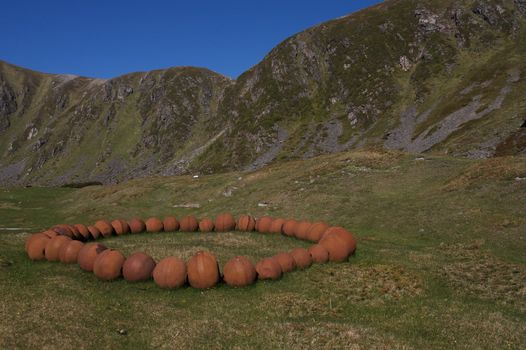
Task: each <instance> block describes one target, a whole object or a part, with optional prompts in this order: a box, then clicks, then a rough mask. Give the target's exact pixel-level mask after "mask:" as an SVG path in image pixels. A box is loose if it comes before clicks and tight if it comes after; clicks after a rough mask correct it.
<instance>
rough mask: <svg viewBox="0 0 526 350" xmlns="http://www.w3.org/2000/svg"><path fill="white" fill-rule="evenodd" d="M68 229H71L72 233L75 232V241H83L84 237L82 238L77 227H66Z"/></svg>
mask: <svg viewBox="0 0 526 350" xmlns="http://www.w3.org/2000/svg"><path fill="white" fill-rule="evenodd" d="M66 226H67V227H69V229H70V230H71V232H73V237H72V238H73V239H77V240H82V239H83V238H84V237H82V235H81V234H80V231H79V230H78V229H77V227H76V226H73V225H66Z"/></svg>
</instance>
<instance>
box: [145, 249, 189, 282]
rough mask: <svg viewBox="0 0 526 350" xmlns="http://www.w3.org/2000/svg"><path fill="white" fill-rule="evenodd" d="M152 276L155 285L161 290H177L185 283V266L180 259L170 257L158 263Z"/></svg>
mask: <svg viewBox="0 0 526 350" xmlns="http://www.w3.org/2000/svg"><path fill="white" fill-rule="evenodd" d="M152 275H153V280H154V281H155V284H157V285H158V286H159V287H161V288H179V287H182V286H184V284H185V283H186V278H187V272H186V264H185V263H184V261H183V260H182V259H179V258H177V257H175V256H170V257H167V258H164V259H162V260H161V261H159V263H158V264H157V265H156V266H155V268H154V269H153V273H152Z"/></svg>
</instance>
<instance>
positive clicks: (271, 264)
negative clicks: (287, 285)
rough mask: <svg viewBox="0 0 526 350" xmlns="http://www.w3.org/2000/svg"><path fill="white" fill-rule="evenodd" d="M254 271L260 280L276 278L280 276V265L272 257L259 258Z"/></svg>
mask: <svg viewBox="0 0 526 350" xmlns="http://www.w3.org/2000/svg"><path fill="white" fill-rule="evenodd" d="M256 272H257V273H258V279H260V280H277V279H279V278H280V277H281V275H282V271H281V265H280V264H279V263H278V261H277V260H276V259H274V258H266V259H262V260H260V261H259V262H258V263H257V264H256Z"/></svg>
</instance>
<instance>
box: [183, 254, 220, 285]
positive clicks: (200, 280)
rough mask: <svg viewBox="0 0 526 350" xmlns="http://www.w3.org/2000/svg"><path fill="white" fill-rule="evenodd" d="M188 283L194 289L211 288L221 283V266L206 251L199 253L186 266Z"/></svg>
mask: <svg viewBox="0 0 526 350" xmlns="http://www.w3.org/2000/svg"><path fill="white" fill-rule="evenodd" d="M186 268H187V271H188V283H190V285H191V286H192V287H194V288H200V289H204V288H211V287H213V286H215V285H216V284H217V282H218V281H219V266H218V264H217V259H216V257H215V256H214V255H213V254H212V253H210V252H206V251H198V252H197V253H195V254H194V256H192V257H191V258H190V260H189V261H188V264H187V265H186Z"/></svg>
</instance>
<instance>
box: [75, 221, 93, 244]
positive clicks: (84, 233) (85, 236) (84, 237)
mask: <svg viewBox="0 0 526 350" xmlns="http://www.w3.org/2000/svg"><path fill="white" fill-rule="evenodd" d="M73 227H75V228H76V229H77V231H78V232H79V234H80V235H81V236H82V241H87V240H89V239H90V238H91V235H90V233H89V230H88V228H87V227H86V225H83V224H75V225H73Z"/></svg>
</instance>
